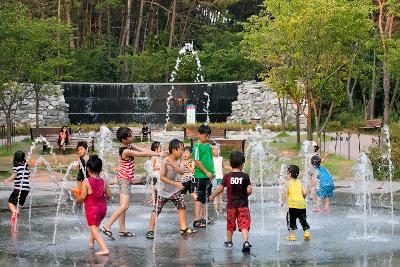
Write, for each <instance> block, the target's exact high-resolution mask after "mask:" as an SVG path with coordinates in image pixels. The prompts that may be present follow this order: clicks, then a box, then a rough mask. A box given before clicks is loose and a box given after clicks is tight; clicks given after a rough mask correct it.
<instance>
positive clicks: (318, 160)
mask: <svg viewBox="0 0 400 267" xmlns="http://www.w3.org/2000/svg"><path fill="white" fill-rule="evenodd" d="M311 165H312V166H314V167H315V168H319V166H321V157H320V156H318V155H314V156H312V158H311Z"/></svg>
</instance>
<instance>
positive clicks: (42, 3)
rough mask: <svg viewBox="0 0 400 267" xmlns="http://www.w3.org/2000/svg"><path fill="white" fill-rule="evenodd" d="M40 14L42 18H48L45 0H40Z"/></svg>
mask: <svg viewBox="0 0 400 267" xmlns="http://www.w3.org/2000/svg"><path fill="white" fill-rule="evenodd" d="M40 16H41V18H42V19H44V18H46V14H45V12H44V2H43V0H40Z"/></svg>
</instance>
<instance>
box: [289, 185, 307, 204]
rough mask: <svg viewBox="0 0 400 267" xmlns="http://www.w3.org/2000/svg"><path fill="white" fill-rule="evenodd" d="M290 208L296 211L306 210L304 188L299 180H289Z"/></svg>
mask: <svg viewBox="0 0 400 267" xmlns="http://www.w3.org/2000/svg"><path fill="white" fill-rule="evenodd" d="M288 206H289V208H295V209H305V208H306V200H305V199H304V197H303V186H302V185H301V183H300V181H298V180H293V179H290V180H289V189H288Z"/></svg>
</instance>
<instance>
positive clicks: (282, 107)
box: [278, 98, 288, 131]
mask: <svg viewBox="0 0 400 267" xmlns="http://www.w3.org/2000/svg"><path fill="white" fill-rule="evenodd" d="M278 106H279V111H280V115H281V124H282V130H283V131H286V118H287V106H288V101H287V99H285V98H278Z"/></svg>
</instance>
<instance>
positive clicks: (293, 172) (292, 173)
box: [287, 165, 300, 179]
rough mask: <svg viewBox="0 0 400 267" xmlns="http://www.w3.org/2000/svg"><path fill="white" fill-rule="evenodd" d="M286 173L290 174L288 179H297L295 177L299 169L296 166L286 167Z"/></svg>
mask: <svg viewBox="0 0 400 267" xmlns="http://www.w3.org/2000/svg"><path fill="white" fill-rule="evenodd" d="M287 171H288V173H289V174H290V177H292V178H294V179H297V177H298V176H299V173H300V169H299V166H297V165H289V166H288V167H287Z"/></svg>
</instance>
